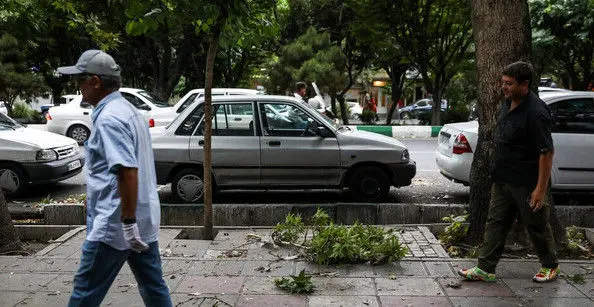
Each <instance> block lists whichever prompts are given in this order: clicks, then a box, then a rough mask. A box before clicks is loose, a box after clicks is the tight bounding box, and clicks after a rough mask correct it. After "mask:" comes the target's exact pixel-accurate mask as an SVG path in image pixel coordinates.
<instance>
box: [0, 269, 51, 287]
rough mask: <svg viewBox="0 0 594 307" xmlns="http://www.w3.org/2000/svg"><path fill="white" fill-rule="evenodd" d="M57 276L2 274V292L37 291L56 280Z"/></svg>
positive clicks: (0, 276) (0, 275) (0, 284)
mask: <svg viewBox="0 0 594 307" xmlns="http://www.w3.org/2000/svg"><path fill="white" fill-rule="evenodd" d="M57 276H58V275H56V274H31V273H30V274H21V273H14V274H11V273H0V280H1V281H2V282H1V283H0V291H7V290H8V291H36V290H39V289H41V288H42V287H44V286H45V285H47V284H48V283H49V282H50V281H52V280H53V279H54V278H56V277H57Z"/></svg>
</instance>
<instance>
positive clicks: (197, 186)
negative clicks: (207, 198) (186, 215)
mask: <svg viewBox="0 0 594 307" xmlns="http://www.w3.org/2000/svg"><path fill="white" fill-rule="evenodd" d="M202 178H203V174H202V172H200V171H199V169H189V168H186V169H183V170H181V171H179V172H178V173H177V174H176V175H175V177H174V178H173V182H172V183H171V192H172V193H173V198H175V199H176V200H178V201H181V202H184V203H197V202H201V201H202V199H203V198H204V180H202Z"/></svg>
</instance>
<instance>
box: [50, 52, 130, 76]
mask: <svg viewBox="0 0 594 307" xmlns="http://www.w3.org/2000/svg"><path fill="white" fill-rule="evenodd" d="M120 71H121V68H120V66H119V65H118V64H116V62H115V60H114V59H113V58H112V57H111V55H109V54H107V53H105V52H103V51H101V50H87V51H85V52H83V54H81V55H80V57H79V58H78V61H77V62H76V64H75V65H74V66H64V67H59V68H58V72H59V73H61V74H64V75H77V74H93V75H103V76H119V75H120Z"/></svg>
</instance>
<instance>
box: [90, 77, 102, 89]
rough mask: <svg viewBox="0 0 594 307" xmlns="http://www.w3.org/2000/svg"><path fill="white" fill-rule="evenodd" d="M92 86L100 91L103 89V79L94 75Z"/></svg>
mask: <svg viewBox="0 0 594 307" xmlns="http://www.w3.org/2000/svg"><path fill="white" fill-rule="evenodd" d="M90 82H91V86H93V88H95V89H100V88H101V78H99V76H97V75H94V76H93V77H91V81H90Z"/></svg>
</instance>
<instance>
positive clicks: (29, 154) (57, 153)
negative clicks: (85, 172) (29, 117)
mask: <svg viewBox="0 0 594 307" xmlns="http://www.w3.org/2000/svg"><path fill="white" fill-rule="evenodd" d="M78 148H79V147H78V144H77V143H76V141H74V140H73V139H71V138H67V137H65V136H61V135H58V134H55V133H50V132H46V131H41V130H37V129H32V128H27V127H25V126H23V125H21V124H19V123H18V122H16V121H14V120H12V119H11V118H10V117H8V116H7V115H4V114H2V113H0V186H1V187H2V188H3V189H4V190H6V191H7V193H8V195H16V194H19V193H21V192H23V191H24V190H25V188H26V187H27V186H29V185H35V184H47V183H54V182H58V181H61V180H64V179H67V178H70V177H72V176H75V175H76V174H78V173H80V172H81V171H82V167H83V165H84V164H85V158H84V155H83V154H82V153H81V152H79V149H78Z"/></svg>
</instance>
